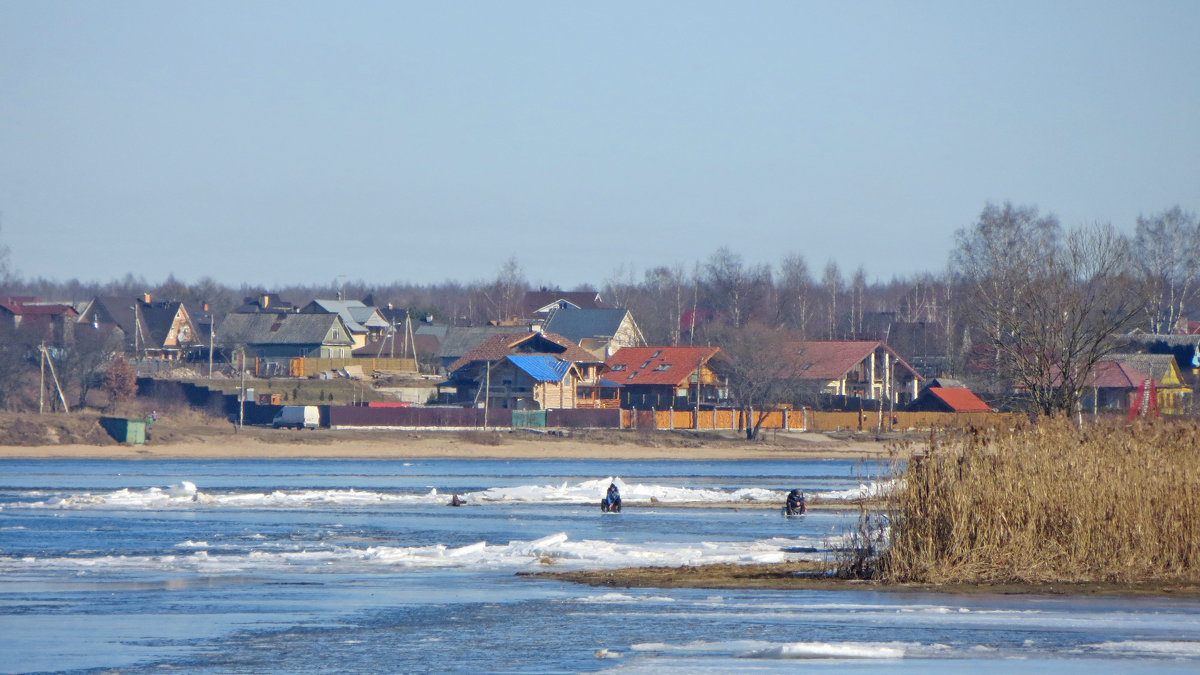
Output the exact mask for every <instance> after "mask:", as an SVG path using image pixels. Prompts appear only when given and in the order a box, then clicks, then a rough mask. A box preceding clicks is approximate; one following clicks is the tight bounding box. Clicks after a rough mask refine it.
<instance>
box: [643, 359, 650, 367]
mask: <svg viewBox="0 0 1200 675" xmlns="http://www.w3.org/2000/svg"><path fill="white" fill-rule="evenodd" d="M649 365H650V361H649V360H647V361H646V362H645V363H643V364H642V367H643V368H645V367H647V366H649Z"/></svg>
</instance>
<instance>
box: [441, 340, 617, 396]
mask: <svg viewBox="0 0 1200 675" xmlns="http://www.w3.org/2000/svg"><path fill="white" fill-rule="evenodd" d="M600 366H601V362H600V361H599V360H598V359H596V358H595V357H594V356H592V355H591V354H590V353H589V352H587V351H585V350H584V349H583V348H582V347H580V346H579V345H576V344H575V343H573V342H571V341H570V340H568V339H566V338H565V337H562V336H561V335H555V334H553V333H544V332H537V331H533V332H525V333H521V334H511V333H510V334H506V333H499V334H496V335H493V336H491V337H490V338H488V339H487V340H486V341H484V342H483V343H482V344H480V345H479V346H478V347H476V348H475V349H472V350H471V351H470V352H468V353H467V354H465V355H463V356H462V357H460V358H459V359H458V360H456V361H455V362H454V363H452V364H451V365H450V367H449V369H448V371H449V375H448V378H447V380H446V382H445V383H443V384H441V385H438V390H439V399H444V400H446V401H447V402H451V403H457V404H460V405H470V406H476V407H483V406H485V405H486V406H487V407H489V408H511V409H513V410H544V409H547V408H574V407H576V397H577V388H578V386H579V384H580V383H581V382H591V383H595V382H597V381H598V380H599V373H600Z"/></svg>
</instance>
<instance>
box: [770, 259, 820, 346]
mask: <svg viewBox="0 0 1200 675" xmlns="http://www.w3.org/2000/svg"><path fill="white" fill-rule="evenodd" d="M778 278H779V287H778V297H779V304H778V314H777V322H778V323H779V325H781V326H784V327H786V328H788V329H790V330H793V331H796V332H798V333H799V334H800V335H804V334H806V332H807V331H808V330H809V326H808V324H809V321H811V320H812V316H811V315H812V312H813V280H812V275H811V274H810V273H809V271H808V264H807V263H806V262H804V256H802V255H800V254H797V253H792V254H789V255H787V256H786V257H784V259H783V262H782V263H780V265H779V276H778Z"/></svg>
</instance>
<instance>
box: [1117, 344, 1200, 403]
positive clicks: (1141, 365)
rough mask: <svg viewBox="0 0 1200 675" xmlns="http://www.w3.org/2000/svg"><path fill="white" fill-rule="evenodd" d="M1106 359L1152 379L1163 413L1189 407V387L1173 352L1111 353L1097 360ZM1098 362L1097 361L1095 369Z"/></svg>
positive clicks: (1190, 394) (1136, 386)
mask: <svg viewBox="0 0 1200 675" xmlns="http://www.w3.org/2000/svg"><path fill="white" fill-rule="evenodd" d="M1105 362H1114V363H1118V364H1121V366H1123V367H1124V368H1126V369H1132V370H1133V371H1136V373H1137V374H1138V375H1141V376H1144V377H1146V378H1148V379H1152V380H1153V381H1154V385H1155V390H1156V391H1157V396H1158V410H1159V412H1161V413H1163V414H1165V415H1181V414H1184V413H1186V412H1188V410H1189V409H1190V407H1191V403H1192V388H1191V387H1190V386H1188V384H1187V382H1186V380H1185V379H1184V376H1183V372H1182V371H1181V370H1180V368H1179V363H1178V362H1177V361H1176V359H1175V357H1174V356H1173V355H1171V354H1110V355H1108V356H1107V357H1105V359H1104V361H1101V362H1100V363H1101V364H1103V363H1105ZM1099 365H1100V364H1097V367H1098V370H1099ZM1109 368H1111V367H1109ZM1143 381H1145V380H1143ZM1141 384H1142V383H1141V382H1137V383H1136V385H1134V386H1135V388H1140V387H1141Z"/></svg>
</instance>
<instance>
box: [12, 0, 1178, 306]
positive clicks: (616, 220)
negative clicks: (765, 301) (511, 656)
mask: <svg viewBox="0 0 1200 675" xmlns="http://www.w3.org/2000/svg"><path fill="white" fill-rule="evenodd" d="M1198 25H1200V2H1195V1H1194V0H1183V1H1165V0H1164V1H1155V2H1144V1H1135V2H1105V1H1103V0H1094V1H1085V2H1045V1H1037V2H1023V1H1016V2H1013V1H1008V0H1006V1H1003V2H961V1H958V0H955V1H950V2H940V1H919V0H913V1H908V2H880V1H874V0H861V1H856V2H833V1H829V2H809V1H803V0H790V1H785V2H774V1H770V0H756V2H752V3H735V2H728V1H726V2H707V1H704V0H688V1H681V2H674V1H668V0H663V1H655V2H645V1H644V0H642V1H637V2H625V1H621V0H615V1H609V2H604V3H585V2H560V1H547V2H532V1H521V0H512V1H506V2H490V1H489V2H484V1H462V2H423V3H414V2H403V1H399V0H391V1H382V2H374V1H367V0H361V1H359V2H347V3H335V2H307V1H302V0H289V1H286V2H284V1H279V2H261V1H253V0H238V1H236V2H227V1H213V2H188V3H184V2H160V1H157V0H156V1H149V2H130V1H127V0H108V1H105V2H73V1H72V2H63V1H60V0H39V1H38V2H18V1H15V0H0V244H2V245H7V246H8V247H9V249H10V252H11V257H10V264H11V266H12V267H13V268H15V271H16V272H17V273H18V274H19V275H20V276H22V277H24V278H27V279H33V278H44V279H50V280H57V281H66V280H69V279H78V280H80V281H85V282H87V281H97V282H106V281H111V280H115V279H119V278H122V277H124V276H126V275H127V274H133V275H134V276H140V277H143V278H145V279H147V280H148V281H150V282H159V281H162V280H165V279H166V278H167V277H168V275H174V277H175V278H176V279H178V280H180V281H183V282H185V283H187V282H194V281H197V280H199V279H201V278H206V277H207V278H211V279H214V280H216V281H218V282H220V283H224V284H228V285H233V286H237V285H240V284H249V285H254V286H264V287H267V288H268V289H269V288H270V287H272V286H284V285H290V284H323V283H328V282H330V281H331V280H334V279H338V278H341V279H346V280H351V281H364V282H366V283H368V284H390V283H412V284H421V285H424V284H434V283H441V282H444V281H449V280H453V281H460V282H464V283H468V282H472V281H477V280H488V279H493V278H495V277H496V276H497V274H498V273H499V272H500V270H501V268H502V267H503V265H504V264H505V262H506V261H508V260H509V259H513V258H515V259H516V261H517V262H518V264H519V265H520V267H521V270H522V271H523V272H524V274H525V276H526V278H527V279H528V280H529V281H530V282H531V283H534V284H536V285H544V286H548V287H554V286H558V287H561V288H563V289H568V290H569V289H571V288H574V287H576V286H579V285H583V284H591V285H594V286H602V285H603V284H604V283H605V282H606V281H608V280H612V279H630V278H632V279H634V280H640V279H641V278H642V275H643V274H644V272H645V271H647V270H649V269H651V268H654V267H658V266H667V267H676V266H680V267H681V268H682V269H685V270H687V271H688V273H690V271H691V269H692V268H693V266H694V265H695V264H696V263H697V262H699V263H703V262H704V261H705V260H707V259H708V258H709V256H711V255H712V254H713V252H715V251H716V250H717V249H718V248H720V247H727V248H728V249H729V250H731V251H733V252H734V253H736V254H738V255H740V256H741V257H742V259H743V260H744V262H746V263H747V264H750V265H760V264H762V265H771V266H773V267H774V266H778V264H779V263H780V262H781V261H782V260H783V258H784V257H785V256H787V255H789V254H798V255H801V256H803V257H804V259H805V260H806V261H807V262H808V265H809V267H810V268H811V269H812V270H813V274H814V276H816V277H818V278H819V277H820V276H821V273H822V271H823V269H824V267H825V266H826V264H827V263H828V262H829V261H831V260H832V261H835V262H836V263H837V264H838V266H839V267H840V269H841V270H842V272H843V274H847V275H848V274H850V273H851V272H852V271H853V270H855V269H857V268H858V267H860V266H861V267H863V268H864V269H865V271H866V273H867V277H868V279H871V280H881V281H887V280H890V279H891V278H893V277H898V276H899V277H903V276H908V275H914V274H919V273H922V272H935V273H936V272H940V271H941V270H944V269H945V267H946V260H947V255H948V254H949V252H950V250H951V249H952V247H953V245H954V233H955V231H956V230H958V229H960V228H963V227H968V226H970V225H971V224H972V223H973V222H974V220H975V219H976V218H977V217H978V215H979V213H980V211H982V209H983V207H984V206H985V205H986V204H987V203H989V202H993V203H1000V202H1004V201H1011V202H1013V203H1014V204H1020V205H1036V206H1037V207H1039V208H1040V209H1041V210H1042V212H1049V213H1053V214H1056V215H1057V216H1058V217H1059V219H1060V220H1061V221H1062V223H1063V224H1064V225H1066V226H1074V225H1085V224H1092V223H1097V222H1110V223H1112V224H1113V225H1115V226H1117V227H1118V228H1119V229H1122V230H1125V231H1128V232H1132V229H1133V227H1134V223H1135V221H1136V218H1137V217H1138V216H1139V215H1151V214H1154V213H1158V212H1161V211H1163V210H1165V209H1167V208H1169V207H1171V206H1174V205H1179V206H1181V207H1183V209H1184V210H1185V211H1192V212H1196V211H1198V210H1200V170H1198V167H1200V117H1198V116H1197V115H1198V113H1200V67H1198V66H1197V64H1200V38H1197V34H1196V30H1195V29H1196V26H1198Z"/></svg>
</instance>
